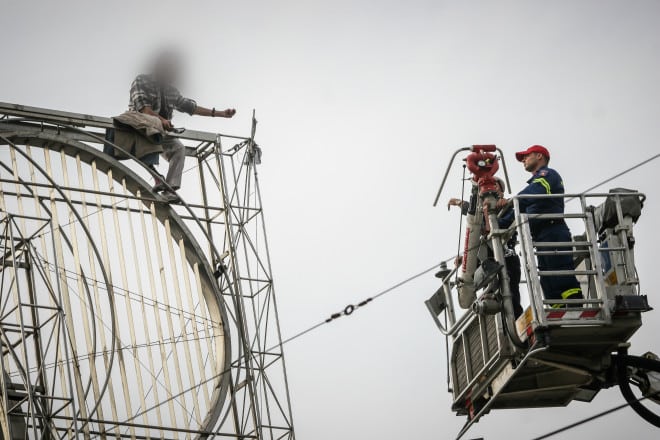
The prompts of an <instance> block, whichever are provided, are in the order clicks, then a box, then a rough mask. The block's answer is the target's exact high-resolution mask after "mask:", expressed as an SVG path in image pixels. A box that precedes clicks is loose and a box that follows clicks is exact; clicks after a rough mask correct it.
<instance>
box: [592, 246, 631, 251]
mask: <svg viewBox="0 0 660 440" xmlns="http://www.w3.org/2000/svg"><path fill="white" fill-rule="evenodd" d="M598 250H599V251H600V252H620V251H625V250H626V248H625V247H624V246H619V247H613V248H598Z"/></svg>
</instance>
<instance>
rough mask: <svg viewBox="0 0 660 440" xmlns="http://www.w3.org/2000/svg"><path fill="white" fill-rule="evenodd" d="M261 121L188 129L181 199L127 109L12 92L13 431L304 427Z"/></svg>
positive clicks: (6, 281)
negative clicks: (127, 132)
mask: <svg viewBox="0 0 660 440" xmlns="http://www.w3.org/2000/svg"><path fill="white" fill-rule="evenodd" d="M256 123H257V122H256V119H254V116H253V119H252V130H251V134H250V136H248V137H238V136H228V135H222V134H214V133H207V132H199V131H193V130H186V131H184V132H183V133H182V134H177V135H176V136H177V137H179V138H180V139H181V141H182V142H184V144H186V155H187V157H188V160H187V168H186V169H185V170H184V179H183V184H182V189H181V190H180V191H179V193H180V195H181V196H182V202H181V203H180V204H167V203H166V202H165V201H164V200H163V199H161V196H159V195H157V194H155V193H153V192H152V191H151V184H150V179H151V178H152V177H153V172H152V171H151V170H150V169H149V168H148V167H146V166H144V165H143V164H142V163H141V162H139V161H137V160H131V159H129V160H126V161H123V162H119V161H117V160H115V159H114V158H112V157H110V156H109V155H107V154H104V153H103V145H104V143H105V132H106V130H107V129H109V128H111V127H112V121H111V119H109V118H103V117H97V116H89V115H84V114H75V113H69V112H62V111H55V110H48V109H41V108H34V107H26V106H21V105H16V104H7V103H0V251H1V252H2V254H1V255H0V263H1V264H0V341H1V343H2V362H1V363H0V427H1V430H0V438H7V439H17V438H35V439H36V438H77V437H79V436H80V437H83V438H96V437H101V438H108V437H113V438H124V437H126V438H152V437H154V438H196V437H203V438H209V437H218V438H236V439H294V438H295V434H294V430H293V420H292V414H291V404H290V397H289V391H288V383H287V374H286V366H285V362H284V353H283V350H282V346H281V341H282V340H281V334H280V327H279V319H278V314H277V304H276V300H275V293H274V290H273V279H272V274H271V265H270V257H269V254H268V245H267V237H266V228H265V225H264V215H263V209H262V204H261V193H260V189H259V180H258V174H257V167H256V165H258V163H259V162H260V154H261V150H260V149H259V147H258V146H257V144H256V143H255V141H254V138H255V131H256Z"/></svg>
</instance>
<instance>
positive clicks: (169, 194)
mask: <svg viewBox="0 0 660 440" xmlns="http://www.w3.org/2000/svg"><path fill="white" fill-rule="evenodd" d="M161 197H163V199H165V201H166V202H167V203H177V202H180V201H181V199H180V198H179V195H178V194H177V193H175V192H174V191H169V190H168V191H165V192H164V193H163V194H161Z"/></svg>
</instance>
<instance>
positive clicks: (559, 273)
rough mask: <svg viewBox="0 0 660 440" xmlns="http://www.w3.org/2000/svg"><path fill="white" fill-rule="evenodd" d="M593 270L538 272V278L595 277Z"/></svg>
mask: <svg viewBox="0 0 660 440" xmlns="http://www.w3.org/2000/svg"><path fill="white" fill-rule="evenodd" d="M597 273H598V272H596V271H595V270H539V275H540V276H558V277H560V276H567V275H576V276H577V275H596V274H597Z"/></svg>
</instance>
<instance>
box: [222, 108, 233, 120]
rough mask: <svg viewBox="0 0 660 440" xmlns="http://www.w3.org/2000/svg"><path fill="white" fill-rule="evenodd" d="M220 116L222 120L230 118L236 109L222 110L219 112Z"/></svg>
mask: <svg viewBox="0 0 660 440" xmlns="http://www.w3.org/2000/svg"><path fill="white" fill-rule="evenodd" d="M219 114H220V116H222V117H223V118H231V117H232V116H234V115H235V114H236V109H235V108H228V109H227V110H223V111H221V112H219Z"/></svg>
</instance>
